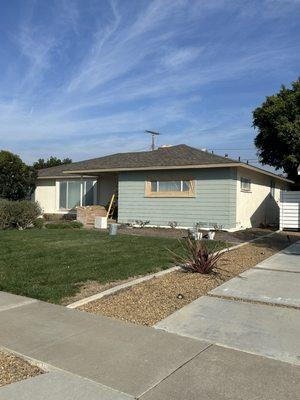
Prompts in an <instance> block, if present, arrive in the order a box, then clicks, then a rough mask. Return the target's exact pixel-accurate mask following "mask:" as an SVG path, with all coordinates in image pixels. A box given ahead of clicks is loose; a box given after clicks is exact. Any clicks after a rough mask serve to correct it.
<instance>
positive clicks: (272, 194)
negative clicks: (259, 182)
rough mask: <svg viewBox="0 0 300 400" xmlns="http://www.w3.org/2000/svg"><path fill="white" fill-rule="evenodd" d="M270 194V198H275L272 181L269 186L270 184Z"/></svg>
mask: <svg viewBox="0 0 300 400" xmlns="http://www.w3.org/2000/svg"><path fill="white" fill-rule="evenodd" d="M270 194H271V196H272V197H275V182H274V181H271V184H270Z"/></svg>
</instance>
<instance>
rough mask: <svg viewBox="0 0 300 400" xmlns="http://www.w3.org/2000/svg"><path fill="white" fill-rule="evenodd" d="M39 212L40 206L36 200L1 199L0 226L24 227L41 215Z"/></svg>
mask: <svg viewBox="0 0 300 400" xmlns="http://www.w3.org/2000/svg"><path fill="white" fill-rule="evenodd" d="M41 212H42V211H41V208H40V206H39V204H38V203H36V202H32V201H28V200H21V201H9V200H1V202H0V228H2V229H5V228H18V229H26V228H28V227H30V226H31V225H32V224H33V222H34V220H35V219H36V218H37V217H38V216H39V215H41Z"/></svg>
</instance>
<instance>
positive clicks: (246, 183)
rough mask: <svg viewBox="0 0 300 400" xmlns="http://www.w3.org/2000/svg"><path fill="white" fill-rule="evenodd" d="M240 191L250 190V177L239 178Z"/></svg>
mask: <svg viewBox="0 0 300 400" xmlns="http://www.w3.org/2000/svg"><path fill="white" fill-rule="evenodd" d="M241 191H242V192H251V179H248V178H241Z"/></svg>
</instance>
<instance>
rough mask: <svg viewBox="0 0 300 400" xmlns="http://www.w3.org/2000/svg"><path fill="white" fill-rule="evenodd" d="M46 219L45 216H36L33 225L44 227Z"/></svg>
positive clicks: (38, 227)
mask: <svg viewBox="0 0 300 400" xmlns="http://www.w3.org/2000/svg"><path fill="white" fill-rule="evenodd" d="M44 224H45V221H44V219H43V218H36V219H35V220H34V221H33V226H34V227H35V228H37V229H42V228H43V227H44Z"/></svg>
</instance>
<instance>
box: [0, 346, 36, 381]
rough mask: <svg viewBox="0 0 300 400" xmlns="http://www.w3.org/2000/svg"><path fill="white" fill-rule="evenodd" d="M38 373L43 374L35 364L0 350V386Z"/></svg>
mask: <svg viewBox="0 0 300 400" xmlns="http://www.w3.org/2000/svg"><path fill="white" fill-rule="evenodd" d="M40 374H43V371H42V370H41V369H40V368H39V367H37V366H36V365H32V364H30V363H29V362H27V361H25V360H23V359H22V358H20V357H17V356H15V355H14V354H10V353H6V352H4V351H0V386H4V385H8V384H9V383H13V382H18V381H22V380H24V379H27V378H32V377H33V376H36V375H40Z"/></svg>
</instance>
